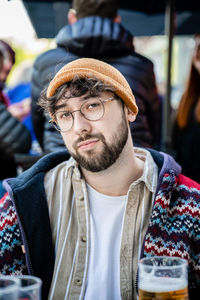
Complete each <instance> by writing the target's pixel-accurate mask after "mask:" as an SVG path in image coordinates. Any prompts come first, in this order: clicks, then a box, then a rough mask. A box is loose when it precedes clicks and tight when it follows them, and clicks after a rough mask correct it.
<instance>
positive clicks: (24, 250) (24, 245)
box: [4, 181, 34, 275]
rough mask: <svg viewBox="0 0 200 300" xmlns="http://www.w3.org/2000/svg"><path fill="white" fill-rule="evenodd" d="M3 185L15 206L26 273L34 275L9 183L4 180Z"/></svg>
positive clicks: (25, 238)
mask: <svg viewBox="0 0 200 300" xmlns="http://www.w3.org/2000/svg"><path fill="white" fill-rule="evenodd" d="M4 186H5V187H7V191H8V194H9V196H10V199H11V201H12V203H13V206H14V208H15V211H16V215H17V219H18V224H19V229H20V233H21V238H22V241H23V245H21V247H22V252H23V253H25V259H26V265H27V269H28V274H29V275H34V272H33V267H32V263H31V260H30V251H29V246H28V242H27V237H26V234H25V232H24V229H23V226H22V223H21V220H20V217H19V215H18V212H17V209H16V205H15V200H14V195H13V192H12V189H11V187H10V185H9V183H8V182H7V181H4Z"/></svg>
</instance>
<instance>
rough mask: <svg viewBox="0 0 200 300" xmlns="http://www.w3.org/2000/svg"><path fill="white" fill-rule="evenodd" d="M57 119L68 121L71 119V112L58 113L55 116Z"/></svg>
mask: <svg viewBox="0 0 200 300" xmlns="http://www.w3.org/2000/svg"><path fill="white" fill-rule="evenodd" d="M56 116H57V119H59V120H64V119H69V118H71V112H70V111H59V112H57V114H56Z"/></svg>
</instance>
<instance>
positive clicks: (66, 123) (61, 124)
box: [55, 111, 73, 132]
mask: <svg viewBox="0 0 200 300" xmlns="http://www.w3.org/2000/svg"><path fill="white" fill-rule="evenodd" d="M55 116H56V123H55V124H56V128H57V129H58V130H59V131H62V132H65V131H68V130H69V129H70V128H71V127H72V124H73V117H72V114H71V113H70V112H68V111H58V112H57V113H56V114H55Z"/></svg>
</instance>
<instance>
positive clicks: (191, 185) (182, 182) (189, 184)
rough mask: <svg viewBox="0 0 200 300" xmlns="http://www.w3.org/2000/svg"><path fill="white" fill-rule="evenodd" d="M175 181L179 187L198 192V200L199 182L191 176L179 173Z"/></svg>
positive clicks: (199, 192)
mask: <svg viewBox="0 0 200 300" xmlns="http://www.w3.org/2000/svg"><path fill="white" fill-rule="evenodd" d="M177 183H178V186H179V188H183V189H186V190H188V191H196V192H197V193H198V194H199V201H200V184H199V183H198V182H196V181H194V180H192V179H191V178H189V177H187V176H185V175H183V174H180V175H179V176H178V179H177Z"/></svg>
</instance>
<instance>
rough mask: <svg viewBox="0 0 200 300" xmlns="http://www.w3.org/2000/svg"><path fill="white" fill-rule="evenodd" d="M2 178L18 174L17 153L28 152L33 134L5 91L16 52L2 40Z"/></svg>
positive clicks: (0, 75)
mask: <svg viewBox="0 0 200 300" xmlns="http://www.w3.org/2000/svg"><path fill="white" fill-rule="evenodd" d="M0 52H1V57H2V58H1V68H0V166H1V168H0V180H2V179H4V178H7V177H14V176H16V175H17V164H16V162H15V159H14V155H15V154H16V153H28V151H29V150H30V147H31V136H30V133H29V131H28V129H27V128H26V127H25V126H24V125H23V124H22V123H21V121H20V120H18V118H17V117H16V113H15V112H16V111H15V110H12V109H10V107H11V105H10V99H9V98H8V97H7V95H6V94H5V93H4V91H3V89H4V87H5V83H6V79H7V77H8V74H9V72H10V70H11V68H12V66H13V64H14V63H15V52H14V51H13V49H12V48H11V47H10V45H9V44H8V43H6V42H5V41H2V40H0Z"/></svg>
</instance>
